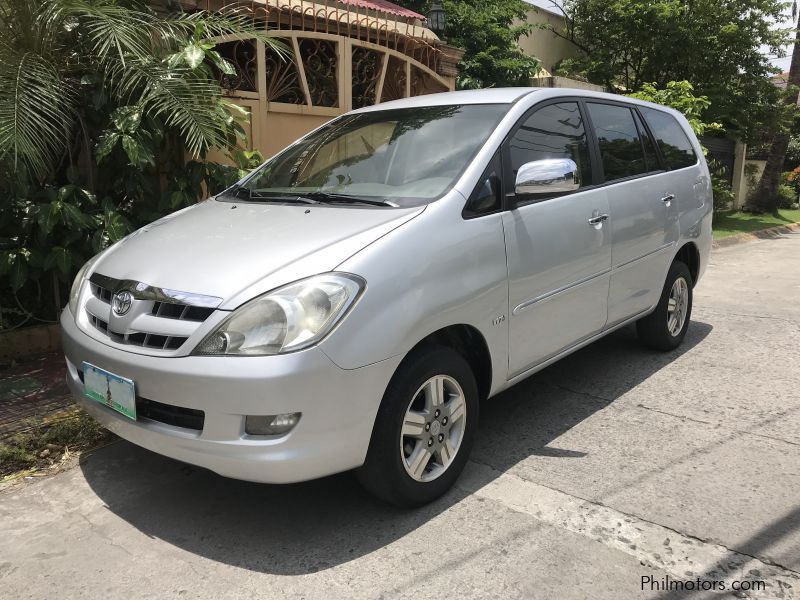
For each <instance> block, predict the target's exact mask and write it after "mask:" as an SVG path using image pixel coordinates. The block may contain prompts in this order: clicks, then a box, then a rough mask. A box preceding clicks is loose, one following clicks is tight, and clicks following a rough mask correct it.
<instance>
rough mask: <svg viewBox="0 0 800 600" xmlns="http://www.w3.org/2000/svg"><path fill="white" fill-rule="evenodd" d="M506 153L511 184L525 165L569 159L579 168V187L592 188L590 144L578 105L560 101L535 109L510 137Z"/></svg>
mask: <svg viewBox="0 0 800 600" xmlns="http://www.w3.org/2000/svg"><path fill="white" fill-rule="evenodd" d="M509 151H510V157H511V171H512V179H511V183H512V184H513V182H514V180H515V179H516V177H517V171H519V168H520V167H521V166H522V165H524V164H525V163H529V162H533V161H535V160H544V159H547V158H571V159H572V160H574V161H575V164H577V165H578V171H579V173H580V178H581V182H580V183H581V187H585V186H587V185H592V165H591V160H590V159H589V142H588V140H587V137H586V129H585V128H584V126H583V119H582V118H581V111H580V109H579V108H578V103H577V102H560V103H558V104H550V105H548V106H545V107H543V108H540V109H539V110H537V111H536V112H535V113H533V114H532V115H531V116H530V117H528V118H527V119H526V120H525V122H524V123H523V124H522V126H521V127H520V128H519V129H518V130H517V132H516V133H515V134H514V137H512V138H511V140H510V142H509Z"/></svg>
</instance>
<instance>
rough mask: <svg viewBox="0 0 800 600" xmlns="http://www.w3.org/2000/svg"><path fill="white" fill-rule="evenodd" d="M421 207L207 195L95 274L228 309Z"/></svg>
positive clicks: (322, 267)
mask: <svg viewBox="0 0 800 600" xmlns="http://www.w3.org/2000/svg"><path fill="white" fill-rule="evenodd" d="M423 210H424V207H418V208H405V209H396V208H373V207H361V206H352V207H351V206H325V205H285V204H267V203H261V204H259V203H243V202H237V203H233V202H223V201H216V200H209V201H207V202H202V203H200V204H198V205H196V206H192V207H190V208H188V209H184V210H182V211H179V212H177V213H174V214H172V215H169V216H167V217H164V218H163V219H160V220H158V221H155V222H154V223H151V224H150V225H147V226H146V227H143V228H142V229H140V230H138V231H136V232H134V233H133V234H131V235H130V236H128V237H127V238H125V239H123V240H122V241H120V242H119V243H118V244H116V245H115V246H114V247H112V248H111V249H109V251H108V252H106V254H104V255H103V257H102V258H101V259H100V260H99V261H98V263H97V265H95V267H94V269H93V271H94V272H96V273H101V274H102V275H106V276H108V277H113V278H115V279H128V280H133V281H139V282H143V283H146V284H148V285H151V286H155V287H160V288H167V289H171V290H178V291H182V292H190V293H194V294H203V295H208V296H216V297H218V298H221V299H223V303H222V305H221V306H220V308H232V307H235V306H238V304H240V303H241V302H243V301H246V300H248V299H249V298H252V297H254V296H255V295H257V294H258V293H263V292H266V291H269V290H271V289H274V288H275V287H277V286H279V285H283V284H285V283H289V282H290V281H295V280H297V279H301V278H303V277H308V276H310V275H314V274H317V273H322V272H325V271H330V270H332V269H335V268H336V266H337V265H339V264H341V263H342V262H343V261H344V260H346V259H347V258H349V257H350V256H352V255H353V254H355V253H356V252H358V251H359V250H362V249H363V248H364V247H366V246H367V245H369V244H371V243H372V242H374V241H375V240H377V239H378V238H379V237H381V236H383V235H385V234H387V233H388V232H390V231H391V230H393V229H395V228H396V227H399V226H400V225H402V224H403V223H405V222H407V221H409V220H411V219H413V218H414V217H415V216H417V215H418V214H420V213H421V212H422V211H423Z"/></svg>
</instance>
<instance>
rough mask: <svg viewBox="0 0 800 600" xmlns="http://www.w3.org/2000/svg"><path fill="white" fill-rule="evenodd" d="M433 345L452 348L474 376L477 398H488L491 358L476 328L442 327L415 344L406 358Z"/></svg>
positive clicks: (462, 326)
mask: <svg viewBox="0 0 800 600" xmlns="http://www.w3.org/2000/svg"><path fill="white" fill-rule="evenodd" d="M433 344H436V345H440V346H446V347H448V348H452V349H453V350H455V351H456V352H458V353H459V354H460V355H461V356H463V357H464V359H465V360H466V361H467V363H469V366H470V367H471V368H472V373H473V374H474V375H475V381H476V383H477V384H478V394H479V397H480V398H481V399H485V398H487V397H488V396H489V391H490V389H491V386H492V356H491V354H490V353H489V345H488V344H487V343H486V338H485V337H484V336H483V334H482V333H481V332H480V331H479V330H478V329H477V328H475V327H473V326H472V325H465V324H458V325H449V326H447V327H443V328H442V329H439V330H437V331H434V332H433V333H431V334H429V335H427V336H425V337H424V338H423V339H421V340H420V341H419V342H417V343H416V345H414V347H413V348H411V350H409V351H408V353H407V354H406V356H410V355H412V354H413V353H414V352H415V351H417V350H418V349H419V348H422V347H424V346H428V345H433Z"/></svg>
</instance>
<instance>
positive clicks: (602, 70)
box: [552, 0, 790, 141]
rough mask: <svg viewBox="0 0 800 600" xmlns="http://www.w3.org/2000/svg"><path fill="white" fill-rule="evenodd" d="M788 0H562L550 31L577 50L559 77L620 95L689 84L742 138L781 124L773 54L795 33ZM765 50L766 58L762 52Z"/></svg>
mask: <svg viewBox="0 0 800 600" xmlns="http://www.w3.org/2000/svg"><path fill="white" fill-rule="evenodd" d="M785 7H786V3H785V2H784V1H783V0H729V1H726V2H719V1H718V0H693V1H691V2H687V1H685V0H564V1H563V2H556V1H554V2H553V3H552V9H553V10H556V11H561V12H562V14H563V15H564V17H565V23H566V24H565V26H564V27H554V28H553V32H554V33H555V34H556V35H560V36H561V37H564V38H566V39H568V40H570V41H571V42H573V43H574V44H575V47H576V49H577V56H576V57H575V58H573V59H571V60H568V61H565V63H564V64H562V65H561V70H562V72H563V71H566V72H572V73H577V74H579V75H580V76H582V77H583V78H585V79H586V80H588V81H591V82H592V83H597V84H601V85H604V86H606V87H607V88H609V89H610V90H616V91H619V92H621V93H633V92H638V91H640V90H642V89H643V86H645V85H646V84H647V83H648V82H656V86H657V87H658V88H659V89H663V88H664V87H665V86H666V84H667V82H669V81H682V80H686V81H689V82H691V83H692V84H693V85H694V86H695V89H696V90H697V93H698V94H699V95H702V96H707V97H708V98H709V100H710V101H711V105H710V107H709V109H708V111H707V113H706V119H707V120H708V121H710V122H719V123H722V124H723V125H724V127H725V129H726V130H728V131H735V132H736V133H737V135H738V136H739V137H741V138H743V139H746V140H748V141H749V140H750V138H751V137H752V136H757V135H758V134H759V133H760V132H761V131H763V129H764V128H765V126H767V124H768V122H770V120H772V119H774V118H776V115H775V106H776V104H777V102H778V98H779V96H780V92H779V90H778V89H777V88H776V87H775V86H774V85H772V83H771V82H770V80H769V76H770V75H771V74H772V73H773V72H774V68H773V67H772V65H771V64H770V61H769V58H768V54H773V55H778V56H782V55H783V53H784V47H785V45H786V43H787V42H788V41H789V36H790V29H789V28H786V27H782V26H781V25H782V24H783V23H785V20H786V15H785V12H784V9H785ZM763 48H768V49H769V52H765V51H763Z"/></svg>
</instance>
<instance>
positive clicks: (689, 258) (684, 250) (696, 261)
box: [674, 242, 700, 287]
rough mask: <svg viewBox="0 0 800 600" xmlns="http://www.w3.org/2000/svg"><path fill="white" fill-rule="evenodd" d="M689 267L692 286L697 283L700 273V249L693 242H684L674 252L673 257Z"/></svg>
mask: <svg viewBox="0 0 800 600" xmlns="http://www.w3.org/2000/svg"><path fill="white" fill-rule="evenodd" d="M674 260H677V261H680V262H682V263H683V264H685V265H686V266H687V267H689V273H690V274H691V275H692V287H694V285H695V284H696V283H697V279H698V276H699V274H700V250H699V249H698V247H697V245H696V244H695V243H694V242H686V243H685V244H684V245H683V246H681V247H680V249H679V250H678V252H677V253H676V254H675V259H674Z"/></svg>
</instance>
